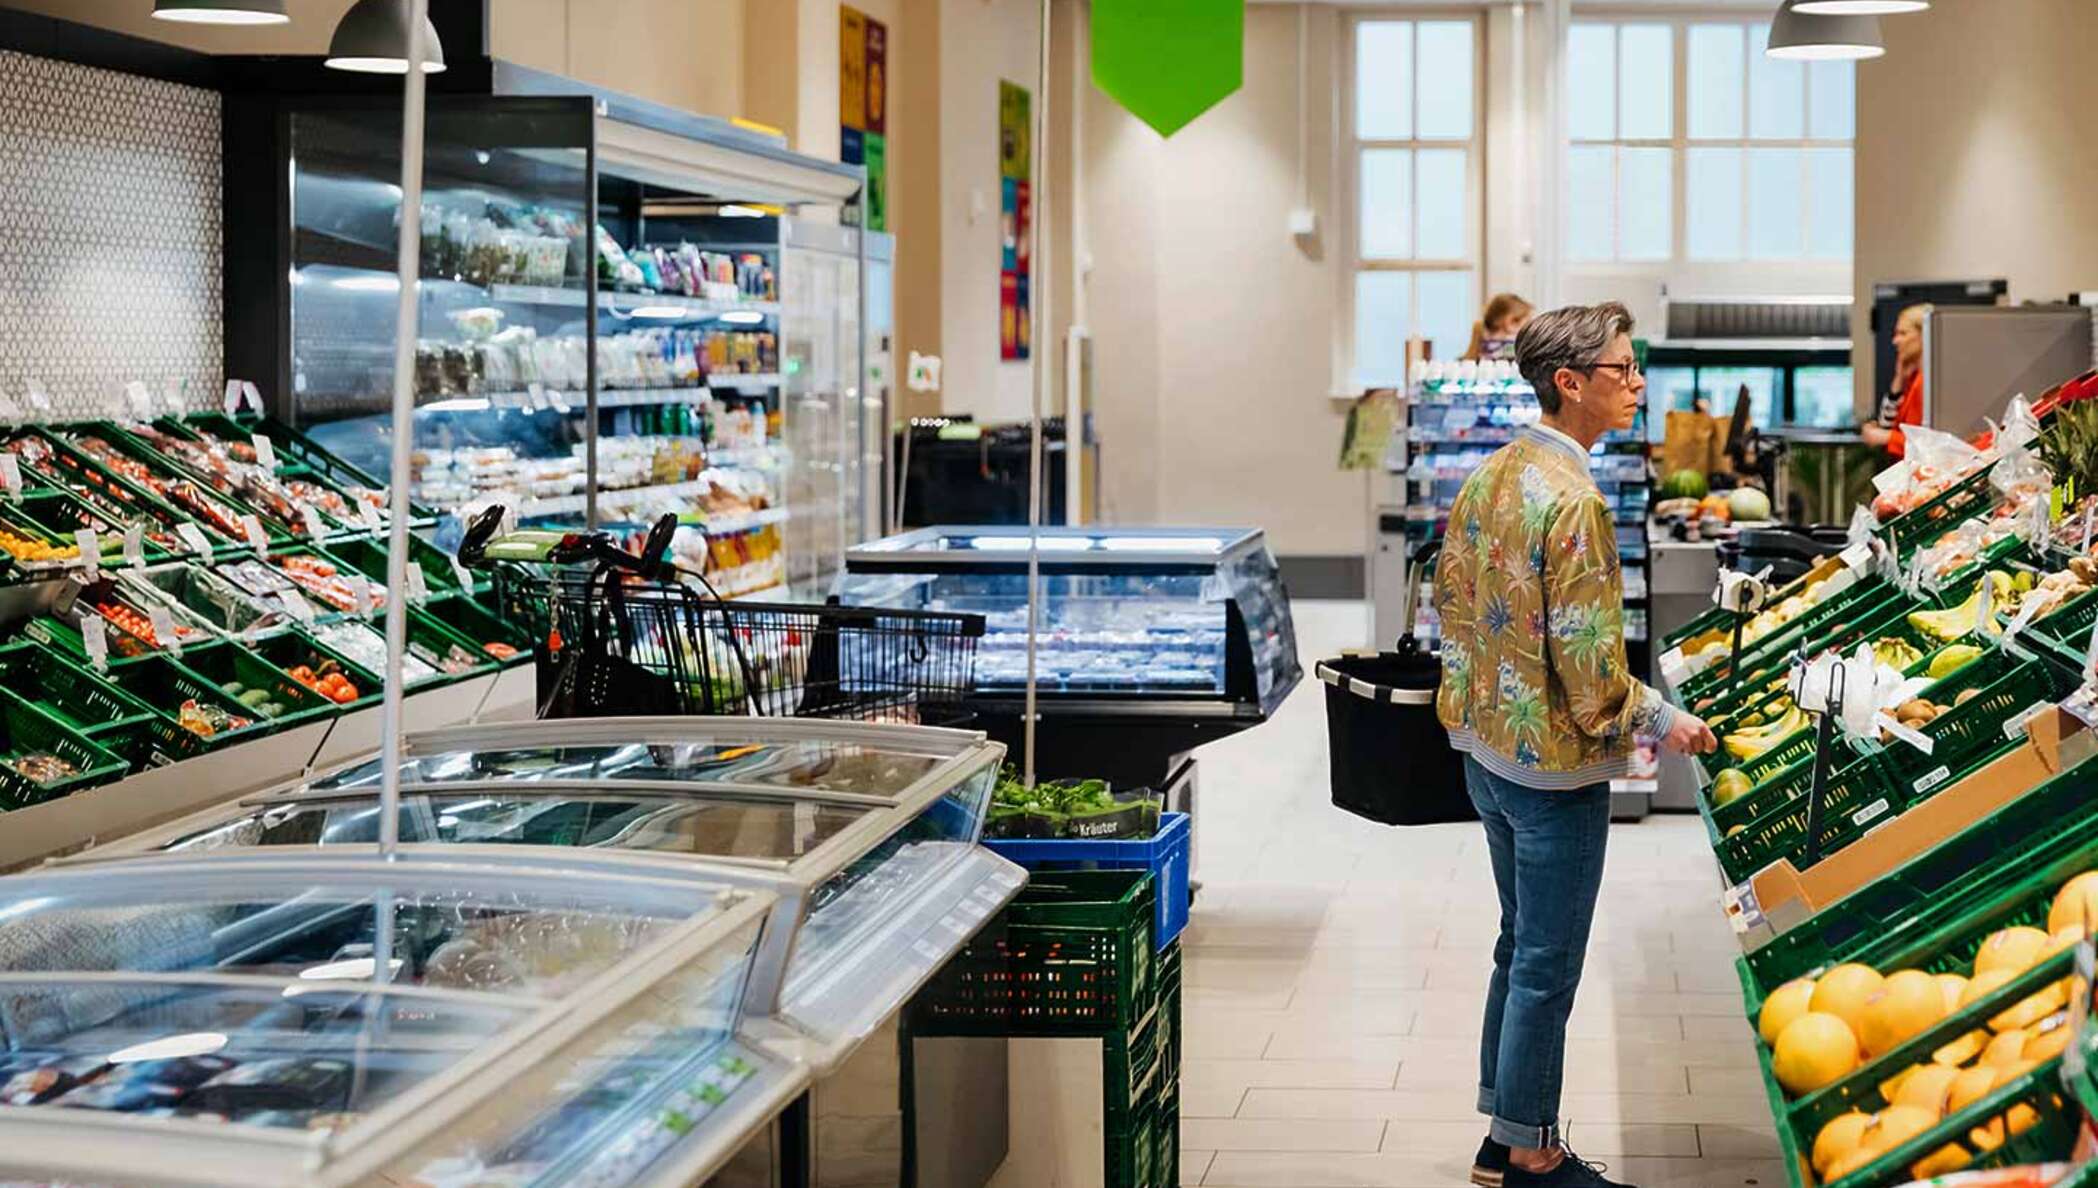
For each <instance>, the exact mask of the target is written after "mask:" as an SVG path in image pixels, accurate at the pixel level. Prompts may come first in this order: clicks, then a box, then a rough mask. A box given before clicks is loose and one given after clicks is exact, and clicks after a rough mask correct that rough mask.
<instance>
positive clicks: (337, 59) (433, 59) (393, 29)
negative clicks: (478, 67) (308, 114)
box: [328, 0, 444, 74]
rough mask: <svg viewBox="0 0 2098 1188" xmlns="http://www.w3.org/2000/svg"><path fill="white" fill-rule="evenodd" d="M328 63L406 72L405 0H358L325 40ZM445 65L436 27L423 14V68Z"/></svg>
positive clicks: (345, 67) (344, 67)
mask: <svg viewBox="0 0 2098 1188" xmlns="http://www.w3.org/2000/svg"><path fill="white" fill-rule="evenodd" d="M328 65H329V66H332V67H334V68H335V69H337V70H357V71H362V72H364V73H367V74H406V73H407V72H408V0H357V3H356V4H354V5H352V6H351V8H350V10H349V11H348V12H346V13H343V14H342V20H341V22H340V23H338V24H337V25H336V26H335V36H334V37H333V38H332V39H331V40H330V41H329V42H328ZM443 69H444V45H443V44H442V43H441V42H439V41H438V40H437V28H436V26H434V25H432V24H431V23H430V21H429V18H428V17H425V18H423V70H424V71H425V72H426V73H431V74H434V73H436V72H437V71H440V70H443Z"/></svg>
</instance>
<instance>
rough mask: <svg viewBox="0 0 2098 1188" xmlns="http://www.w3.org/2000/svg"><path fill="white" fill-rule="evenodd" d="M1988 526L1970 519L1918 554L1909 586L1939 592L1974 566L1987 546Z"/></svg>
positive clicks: (1913, 562)
mask: <svg viewBox="0 0 2098 1188" xmlns="http://www.w3.org/2000/svg"><path fill="white" fill-rule="evenodd" d="M1988 533H1989V526H1988V525H1987V524H1984V523H1983V522H1982V521H1980V520H1978V519H1974V520H1968V521H1966V522H1965V523H1963V524H1961V525H1960V526H1959V527H1957V528H1955V529H1953V530H1952V531H1950V532H1948V533H1946V534H1945V535H1944V536H1942V537H1939V538H1938V542H1937V543H1936V544H1933V545H1931V546H1930V547H1929V548H1927V549H1922V550H1920V551H1918V552H1917V554H1916V557H1915V560H1914V561H1912V562H1910V565H1909V572H1908V575H1907V579H1908V580H1907V585H1908V586H1909V588H1910V589H1912V590H1937V589H1939V588H1940V587H1941V586H1942V585H1943V583H1944V582H1945V580H1946V579H1948V578H1950V577H1952V576H1953V575H1955V574H1957V573H1959V572H1960V571H1961V570H1963V569H1965V568H1967V567H1968V566H1969V565H1972V564H1973V563H1974V562H1975V561H1976V560H1977V559H1978V558H1980V556H1981V552H1982V550H1983V549H1985V548H1987V547H1988Z"/></svg>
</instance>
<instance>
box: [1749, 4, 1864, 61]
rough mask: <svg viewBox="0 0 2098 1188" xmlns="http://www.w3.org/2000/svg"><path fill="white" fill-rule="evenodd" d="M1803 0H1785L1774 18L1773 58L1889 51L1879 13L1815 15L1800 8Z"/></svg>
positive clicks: (1856, 55) (1828, 57)
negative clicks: (1882, 36) (1881, 33)
mask: <svg viewBox="0 0 2098 1188" xmlns="http://www.w3.org/2000/svg"><path fill="white" fill-rule="evenodd" d="M1800 2H1801V0H1785V3H1784V6H1783V7H1781V8H1779V9H1778V10H1777V15H1776V16H1774V17H1772V18H1771V20H1770V44H1769V45H1768V46H1767V47H1765V49H1764V52H1765V53H1767V54H1769V55H1770V56H1771V57H1773V58H1788V59H1791V60H1794V61H1805V62H1828V61H1842V60H1855V59H1859V58H1877V57H1879V56H1880V55H1881V54H1884V53H1886V52H1887V45H1886V43H1885V42H1884V41H1881V40H1880V35H1879V18H1878V17H1876V16H1814V15H1813V14H1811V13H1805V12H1801V11H1800V10H1799V5H1800Z"/></svg>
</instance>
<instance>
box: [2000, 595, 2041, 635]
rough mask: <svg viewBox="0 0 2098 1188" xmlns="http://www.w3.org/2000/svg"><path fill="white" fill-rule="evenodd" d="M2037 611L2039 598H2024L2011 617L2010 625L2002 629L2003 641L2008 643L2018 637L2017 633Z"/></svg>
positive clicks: (2030, 621) (2023, 628) (2036, 614)
mask: <svg viewBox="0 0 2098 1188" xmlns="http://www.w3.org/2000/svg"><path fill="white" fill-rule="evenodd" d="M2039 613H2040V600H2039V599H2037V598H2028V599H2026V600H2025V605H2024V606H2021V607H2019V608H2018V613H2017V615H2016V616H2014V617H2013V618H2012V619H2011V621H2010V625H2009V626H2007V627H2005V628H2004V629H2003V642H2005V643H2006V644H2008V643H2010V642H2011V641H2012V640H2014V639H2016V638H2018V634H2019V633H2020V632H2022V631H2024V630H2025V628H2026V627H2027V626H2029V625H2030V624H2031V623H2032V621H2033V619H2034V618H2035V617H2036V616H2038V614H2039Z"/></svg>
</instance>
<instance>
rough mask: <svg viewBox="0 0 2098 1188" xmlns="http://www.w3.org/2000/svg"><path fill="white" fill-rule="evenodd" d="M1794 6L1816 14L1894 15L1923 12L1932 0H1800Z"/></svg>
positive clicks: (1802, 10)
mask: <svg viewBox="0 0 2098 1188" xmlns="http://www.w3.org/2000/svg"><path fill="white" fill-rule="evenodd" d="M1794 7H1796V8H1798V9H1799V11H1801V12H1804V13H1809V14H1812V15H1814V16H1893V15H1895V14H1897V13H1904V12H1922V11H1923V10H1924V9H1926V8H1929V7H1930V0H1799V3H1798V4H1797V5H1795V6H1794Z"/></svg>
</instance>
